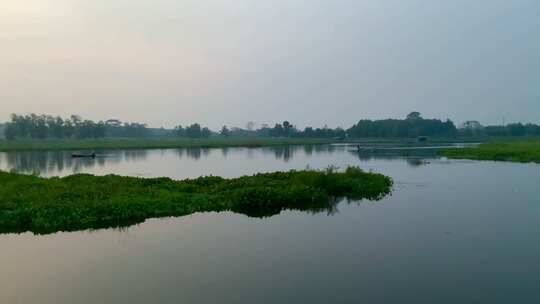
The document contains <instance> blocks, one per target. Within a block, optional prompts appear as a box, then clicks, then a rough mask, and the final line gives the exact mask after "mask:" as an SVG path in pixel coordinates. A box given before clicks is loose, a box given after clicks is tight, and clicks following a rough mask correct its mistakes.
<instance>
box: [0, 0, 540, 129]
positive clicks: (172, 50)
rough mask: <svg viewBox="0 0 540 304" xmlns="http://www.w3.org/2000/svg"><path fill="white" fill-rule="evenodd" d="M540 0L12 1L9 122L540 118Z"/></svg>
mask: <svg viewBox="0 0 540 304" xmlns="http://www.w3.org/2000/svg"><path fill="white" fill-rule="evenodd" d="M538 16H540V1H538V0H512V1H508V0H475V1H470V0H452V1H444V0H266V1H261V0H0V121H5V120H8V119H9V115H10V114H11V113H20V114H23V113H31V112H35V113H47V114H52V115H61V116H67V115H69V114H79V115H82V116H83V117H85V118H89V119H94V120H106V119H109V118H118V119H121V120H123V121H137V122H145V123H148V124H149V125H150V126H155V127H160V126H164V127H172V126H175V125H178V124H182V125H186V124H191V123H193V122H199V123H202V124H203V125H207V126H210V127H211V128H214V129H217V128H219V127H220V126H222V125H228V126H238V127H244V126H245V125H246V123H247V122H248V121H254V122H256V123H258V124H261V123H268V124H273V123H275V122H277V121H283V120H288V121H291V122H293V123H294V124H295V125H297V126H300V127H304V126H323V125H325V124H327V125H328V126H331V127H336V126H342V127H349V126H351V125H352V124H354V123H356V122H357V121H358V120H360V119H381V118H400V117H405V116H406V115H407V113H409V112H411V111H419V112H421V113H423V116H424V117H435V118H441V119H447V118H449V119H452V120H454V121H455V122H456V123H459V122H463V121H466V120H473V119H474V120H479V121H480V122H482V123H484V124H500V123H502V121H503V119H504V120H505V121H506V122H512V121H523V122H533V123H540V18H539V17H538Z"/></svg>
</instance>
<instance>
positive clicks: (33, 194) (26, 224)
mask: <svg viewBox="0 0 540 304" xmlns="http://www.w3.org/2000/svg"><path fill="white" fill-rule="evenodd" d="M391 188H392V180H391V179H390V178H388V177H386V176H384V175H381V174H375V173H367V172H364V171H362V170H361V169H359V168H356V167H349V168H347V169H346V170H345V171H343V172H338V171H337V170H335V169H333V168H330V169H327V170H324V171H316V170H303V171H288V172H275V173H264V174H256V175H253V176H244V177H240V178H234V179H224V178H221V177H215V176H208V177H200V178H196V179H186V180H182V181H175V180H172V179H169V178H152V179H143V178H136V177H122V176H116V175H108V176H93V175H88V174H81V175H72V176H68V177H64V178H57V177H56V178H50V179H46V178H41V177H38V176H31V175H22V174H17V173H7V172H0V232H4V233H7V232H25V231H31V232H34V233H39V234H46V233H53V232H57V231H75V230H83V229H94V228H109V227H122V226H128V225H132V224H136V223H140V222H143V221H144V220H146V219H148V218H158V217H169V216H183V215H188V214H192V213H195V212H210V211H216V212H219V211H233V212H236V213H241V214H246V215H248V216H253V217H267V216H272V215H275V214H279V213H280V212H281V211H283V210H302V211H315V212H316V211H323V210H328V208H329V207H331V206H332V204H333V202H335V201H336V199H338V198H348V199H353V200H361V199H368V200H379V199H381V198H383V197H384V196H386V195H388V194H389V193H390V191H391Z"/></svg>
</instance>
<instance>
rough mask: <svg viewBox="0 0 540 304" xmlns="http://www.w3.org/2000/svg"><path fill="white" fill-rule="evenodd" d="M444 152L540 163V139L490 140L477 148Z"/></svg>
mask: <svg viewBox="0 0 540 304" xmlns="http://www.w3.org/2000/svg"><path fill="white" fill-rule="evenodd" d="M442 154H443V155H444V156H446V157H449V158H455V159H473V160H495V161H511V162H521V163H530V162H535V163H540V139H527V140H507V141H496V142H488V143H484V144H481V145H479V146H478V147H475V148H466V149H449V150H446V151H443V152H442Z"/></svg>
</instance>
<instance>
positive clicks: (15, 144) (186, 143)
mask: <svg viewBox="0 0 540 304" xmlns="http://www.w3.org/2000/svg"><path fill="white" fill-rule="evenodd" d="M479 141H480V142H483V141H485V139H484V140H483V139H479V138H466V139H464V138H433V139H430V140H429V142H427V143H422V144H428V145H429V144H430V143H433V144H435V143H455V142H479ZM334 143H348V144H403V145H410V144H418V142H417V141H416V139H414V138H392V139H388V138H358V139H356V138H355V139H344V140H339V139H328V138H309V139H308V138H208V139H184V138H164V139H120V138H106V139H96V140H14V141H8V140H0V152H17V151H59V150H65V151H77V150H124V149H125V150H127V149H180V148H236V147H239V148H240V147H245V148H258V147H273V146H287V145H322V144H334Z"/></svg>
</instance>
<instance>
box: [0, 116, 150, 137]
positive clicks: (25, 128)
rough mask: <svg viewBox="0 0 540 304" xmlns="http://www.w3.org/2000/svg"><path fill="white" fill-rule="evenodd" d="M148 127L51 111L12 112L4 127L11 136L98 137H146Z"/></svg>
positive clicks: (6, 134)
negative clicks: (41, 112)
mask: <svg viewBox="0 0 540 304" xmlns="http://www.w3.org/2000/svg"><path fill="white" fill-rule="evenodd" d="M148 134H149V130H148V129H147V127H146V125H144V124H140V123H124V124H123V125H120V124H118V125H108V124H106V123H105V122H102V121H100V122H94V121H91V120H83V119H82V118H81V117H79V116H77V115H72V116H71V117H70V118H68V119H63V118H61V117H53V116H49V115H36V114H30V115H17V114H13V115H11V121H10V122H9V123H8V124H7V126H6V127H5V130H4V135H5V137H6V139H8V140H15V139H19V140H24V139H28V138H31V139H39V140H44V139H98V138H103V137H146V136H148Z"/></svg>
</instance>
